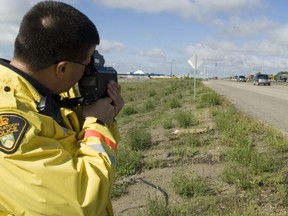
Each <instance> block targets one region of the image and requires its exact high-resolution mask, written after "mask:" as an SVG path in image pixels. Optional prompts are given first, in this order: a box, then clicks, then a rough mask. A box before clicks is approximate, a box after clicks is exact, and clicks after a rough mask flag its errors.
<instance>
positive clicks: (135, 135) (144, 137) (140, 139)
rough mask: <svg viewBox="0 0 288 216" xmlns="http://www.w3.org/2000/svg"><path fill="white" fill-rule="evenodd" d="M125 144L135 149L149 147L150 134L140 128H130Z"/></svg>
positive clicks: (141, 149) (150, 141)
mask: <svg viewBox="0 0 288 216" xmlns="http://www.w3.org/2000/svg"><path fill="white" fill-rule="evenodd" d="M126 144H127V145H128V146H129V147H130V148H131V149H132V150H135V151H143V150H146V149H148V148H150V147H151V145H152V137H151V134H150V133H149V132H148V131H146V130H145V129H142V128H132V129H131V130H130V131H129V132H128V134H127V138H126Z"/></svg>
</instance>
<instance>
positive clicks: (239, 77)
mask: <svg viewBox="0 0 288 216" xmlns="http://www.w3.org/2000/svg"><path fill="white" fill-rule="evenodd" d="M237 82H246V77H245V76H238V78H237Z"/></svg>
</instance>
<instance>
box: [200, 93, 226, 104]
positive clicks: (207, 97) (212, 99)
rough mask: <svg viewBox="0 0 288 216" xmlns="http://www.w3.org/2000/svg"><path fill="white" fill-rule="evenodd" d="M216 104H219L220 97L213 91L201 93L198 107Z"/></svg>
mask: <svg viewBox="0 0 288 216" xmlns="http://www.w3.org/2000/svg"><path fill="white" fill-rule="evenodd" d="M216 105H221V97H220V96H219V95H218V94H216V93H215V92H214V91H209V92H207V93H203V94H201V96H200V101H199V103H198V108H203V107H211V106H216Z"/></svg>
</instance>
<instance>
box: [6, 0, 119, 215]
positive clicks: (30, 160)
mask: <svg viewBox="0 0 288 216" xmlns="http://www.w3.org/2000/svg"><path fill="white" fill-rule="evenodd" d="M98 44H99V35H98V32H97V29H96V27H95V25H94V24H93V23H92V22H91V21H90V20H89V19H88V18H87V17H86V16H85V15H84V14H82V13H81V12H79V11H78V10H76V9H75V8H73V7H71V6H70V5H68V4H65V3H61V2H56V1H42V2H40V3H38V4H36V5H35V6H34V7H32V8H31V9H30V10H29V11H28V12H27V13H26V15H25V16H24V18H23V20H22V22H21V25H20V30H19V33H18V35H17V38H16V40H15V47H14V48H15V49H14V57H13V59H12V60H11V61H7V60H3V59H2V60H1V61H0V74H1V76H0V215H25V216H26V215H27V216H29V215H33V216H37V215H53V216H55V215H65V216H67V215H69V216H70V215H71V216H78V215H93V216H95V215H101V216H102V215H113V211H112V206H111V201H110V193H111V185H112V184H113V181H114V176H115V163H116V157H115V156H116V151H117V142H118V141H119V133H118V129H117V123H116V121H115V117H116V116H117V114H118V113H119V112H120V110H121V109H122V107H123V105H124V102H123V99H122V97H121V94H120V86H119V85H118V84H117V83H116V82H114V81H110V82H109V83H108V85H107V94H108V97H105V98H101V99H99V100H97V101H96V102H94V103H93V104H91V105H89V106H83V107H80V109H78V110H77V111H76V108H75V109H74V108H67V107H61V103H60V101H61V98H62V97H63V95H67V93H65V92H67V91H69V92H70V96H71V93H72V92H74V91H72V90H71V88H72V89H73V87H74V86H75V84H76V83H77V82H78V81H79V79H80V78H81V77H82V76H83V74H84V71H85V69H86V66H87V65H88V64H89V62H90V59H91V56H92V55H93V52H94V51H95V49H96V45H98ZM41 104H42V105H41ZM43 104H44V105H43ZM40 105H41V106H40Z"/></svg>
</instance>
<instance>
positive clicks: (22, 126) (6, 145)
mask: <svg viewBox="0 0 288 216" xmlns="http://www.w3.org/2000/svg"><path fill="white" fill-rule="evenodd" d="M27 128H28V122H27V120H26V119H25V118H23V117H22V116H20V115H17V114H11V113H9V114H0V151H2V152H4V153H6V154H12V153H14V152H15V151H16V150H17V149H18V147H19V144H20V142H21V140H22V138H23V136H24V134H25V132H26V130H27Z"/></svg>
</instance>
